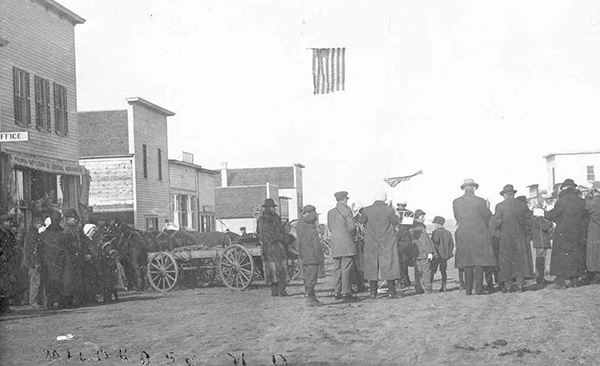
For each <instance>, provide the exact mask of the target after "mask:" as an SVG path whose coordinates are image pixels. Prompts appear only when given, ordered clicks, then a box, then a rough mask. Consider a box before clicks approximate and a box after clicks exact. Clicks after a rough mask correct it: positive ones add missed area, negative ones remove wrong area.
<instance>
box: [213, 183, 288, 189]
mask: <svg viewBox="0 0 600 366" xmlns="http://www.w3.org/2000/svg"><path fill="white" fill-rule="evenodd" d="M266 186H267V184H266V183H265V184H254V185H251V186H227V187H215V189H227V188H256V187H262V188H264V187H266ZM269 186H270V187H276V188H277V189H279V186H278V185H277V184H273V183H269Z"/></svg>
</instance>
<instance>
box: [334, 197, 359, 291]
mask: <svg viewBox="0 0 600 366" xmlns="http://www.w3.org/2000/svg"><path fill="white" fill-rule="evenodd" d="M333 196H334V197H335V200H336V202H337V203H336V206H335V207H334V208H332V209H331V210H329V212H327V227H328V228H329V231H330V232H331V256H332V257H333V260H334V268H335V269H334V272H333V286H334V290H333V291H334V296H335V298H336V299H338V300H342V299H343V300H344V301H356V300H357V298H356V296H354V295H352V285H351V274H352V269H353V266H354V257H355V256H356V254H357V248H356V243H355V242H354V239H353V238H354V235H355V234H356V225H355V223H354V216H353V214H352V209H351V208H350V207H349V206H348V198H349V197H348V192H346V191H340V192H336V193H335V194H334V195H333Z"/></svg>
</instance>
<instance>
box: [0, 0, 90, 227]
mask: <svg viewBox="0 0 600 366" xmlns="http://www.w3.org/2000/svg"><path fill="white" fill-rule="evenodd" d="M84 22H85V20H84V19H83V18H82V17H80V16H79V15H77V14H75V13H73V12H72V11H70V10H69V9H67V8H65V7H64V6H62V5H61V4H59V3H58V2H56V1H53V0H31V1H23V0H2V7H1V11H0V37H1V39H0V135H2V138H0V183H1V187H2V189H0V211H1V212H6V211H7V210H10V211H14V212H16V213H17V214H18V215H19V216H18V217H19V219H20V220H22V222H24V223H25V225H27V223H29V222H30V220H31V219H32V217H33V216H44V215H47V213H48V212H49V210H51V209H58V210H61V209H66V208H75V209H78V210H80V208H81V204H85V203H86V202H85V201H86V200H85V194H83V195H82V189H84V188H82V185H81V183H82V175H83V173H84V170H83V168H82V167H81V166H80V165H79V162H78V158H79V135H78V128H77V87H76V75H75V26H76V25H78V24H83V23H84ZM7 132H20V136H21V137H22V138H21V141H14V140H12V141H11V139H12V137H14V136H16V135H14V134H13V135H10V134H7Z"/></svg>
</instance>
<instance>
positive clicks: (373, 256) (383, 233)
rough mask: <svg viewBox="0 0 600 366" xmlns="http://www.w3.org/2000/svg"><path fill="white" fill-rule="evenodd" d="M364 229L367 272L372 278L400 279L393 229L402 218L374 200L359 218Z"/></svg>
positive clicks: (366, 274)
mask: <svg viewBox="0 0 600 366" xmlns="http://www.w3.org/2000/svg"><path fill="white" fill-rule="evenodd" d="M358 220H359V221H360V223H361V224H363V225H364V228H365V248H364V275H365V278H366V279H368V280H370V281H377V280H397V279H399V278H400V260H399V258H398V252H397V250H396V237H395V235H394V228H395V227H396V225H398V222H399V221H400V220H399V218H398V216H396V212H395V211H394V209H393V208H391V207H390V206H388V205H386V204H385V202H382V201H375V202H374V203H373V204H372V205H371V206H368V207H365V208H363V211H362V214H361V215H360V217H359V218H358Z"/></svg>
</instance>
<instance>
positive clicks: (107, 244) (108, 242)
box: [102, 241, 112, 251]
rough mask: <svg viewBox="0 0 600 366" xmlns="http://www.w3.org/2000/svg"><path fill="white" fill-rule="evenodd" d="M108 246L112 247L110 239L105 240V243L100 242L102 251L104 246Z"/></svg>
mask: <svg viewBox="0 0 600 366" xmlns="http://www.w3.org/2000/svg"><path fill="white" fill-rule="evenodd" d="M108 246H110V247H111V248H112V243H111V242H110V241H107V242H106V243H104V244H102V251H104V248H106V247H108Z"/></svg>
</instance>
